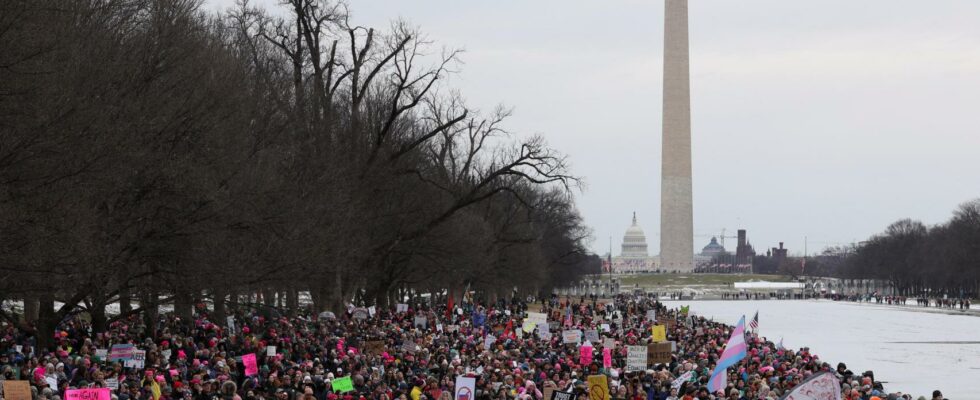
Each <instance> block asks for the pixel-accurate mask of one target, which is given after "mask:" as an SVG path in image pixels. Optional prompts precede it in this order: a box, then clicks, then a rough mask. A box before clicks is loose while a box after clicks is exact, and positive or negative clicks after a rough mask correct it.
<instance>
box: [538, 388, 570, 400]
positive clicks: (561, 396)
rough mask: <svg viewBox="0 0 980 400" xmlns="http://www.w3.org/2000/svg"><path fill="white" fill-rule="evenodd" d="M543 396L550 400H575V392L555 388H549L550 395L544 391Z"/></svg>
mask: <svg viewBox="0 0 980 400" xmlns="http://www.w3.org/2000/svg"><path fill="white" fill-rule="evenodd" d="M549 389H550V388H549ZM544 398H545V399H551V400H575V394H574V393H569V392H559V391H557V390H555V389H551V397H548V395H547V393H546V394H545V396H544Z"/></svg>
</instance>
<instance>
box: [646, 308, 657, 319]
mask: <svg viewBox="0 0 980 400" xmlns="http://www.w3.org/2000/svg"><path fill="white" fill-rule="evenodd" d="M647 321H653V322H656V321H657V310H647Z"/></svg>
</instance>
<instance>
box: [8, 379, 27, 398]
mask: <svg viewBox="0 0 980 400" xmlns="http://www.w3.org/2000/svg"><path fill="white" fill-rule="evenodd" d="M3 398H4V399H6V400H31V384H30V383H29V382H27V381H3Z"/></svg>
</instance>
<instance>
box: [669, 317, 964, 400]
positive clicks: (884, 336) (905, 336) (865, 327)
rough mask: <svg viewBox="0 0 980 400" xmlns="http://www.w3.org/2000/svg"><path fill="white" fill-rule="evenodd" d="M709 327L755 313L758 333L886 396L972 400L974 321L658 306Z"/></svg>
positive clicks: (736, 320) (729, 322) (945, 318)
mask: <svg viewBox="0 0 980 400" xmlns="http://www.w3.org/2000/svg"><path fill="white" fill-rule="evenodd" d="M664 303H665V304H667V305H668V306H669V307H678V306H680V305H687V304H689V305H691V312H694V313H696V314H698V315H701V316H704V317H706V318H707V317H712V318H714V319H715V320H716V321H722V322H725V323H728V324H735V323H736V322H738V319H739V318H740V317H741V316H742V315H745V318H746V323H748V320H750V319H751V318H752V316H753V315H755V312H756V311H757V310H758V311H759V334H760V335H761V336H765V337H766V338H767V339H769V340H771V341H773V342H776V343H778V342H779V339H780V338H783V344H784V345H785V346H786V347H790V348H800V347H803V346H808V347H810V351H811V352H813V353H815V354H817V355H818V356H820V358H821V359H822V360H824V361H826V362H829V363H830V364H831V365H833V366H836V365H837V363H838V362H844V363H845V364H847V367H848V368H849V369H850V370H852V371H854V372H855V373H859V374H860V373H861V372H863V371H866V370H872V371H874V373H875V378H876V379H877V380H880V381H883V382H887V383H885V389H886V390H888V391H899V390H900V391H902V392H905V393H912V394H914V395H916V396H918V395H926V396H929V395H931V394H932V391H933V390H934V389H940V390H942V391H943V394H944V395H945V396H946V397H949V398H955V399H980V317H978V316H976V315H957V314H958V313H956V312H953V313H935V312H922V311H918V310H917V308H915V307H895V306H879V305H873V304H867V303H863V304H859V303H845V302H833V301H828V300H812V301H778V300H760V301H693V302H691V301H666V302H664Z"/></svg>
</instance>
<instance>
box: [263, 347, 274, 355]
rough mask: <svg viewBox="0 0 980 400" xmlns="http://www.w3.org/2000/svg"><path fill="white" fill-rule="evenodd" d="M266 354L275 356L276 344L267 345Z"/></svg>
mask: <svg viewBox="0 0 980 400" xmlns="http://www.w3.org/2000/svg"><path fill="white" fill-rule="evenodd" d="M265 356H266V357H275V356H276V346H265Z"/></svg>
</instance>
